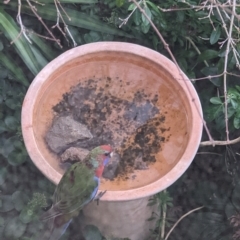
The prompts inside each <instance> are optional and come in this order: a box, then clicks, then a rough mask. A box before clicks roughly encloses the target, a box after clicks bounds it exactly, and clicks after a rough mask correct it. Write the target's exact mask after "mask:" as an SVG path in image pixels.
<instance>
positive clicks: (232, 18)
mask: <svg viewBox="0 0 240 240" xmlns="http://www.w3.org/2000/svg"><path fill="white" fill-rule="evenodd" d="M235 8H236V0H233V7H232V16H231V22H230V27H229V32H228V42H227V48H226V54H225V59H224V72H223V86H224V99H225V101H224V105H225V127H226V138H227V142H228V141H229V130H228V99H227V63H228V53H229V49H230V44H231V42H232V28H233V21H234V15H235Z"/></svg>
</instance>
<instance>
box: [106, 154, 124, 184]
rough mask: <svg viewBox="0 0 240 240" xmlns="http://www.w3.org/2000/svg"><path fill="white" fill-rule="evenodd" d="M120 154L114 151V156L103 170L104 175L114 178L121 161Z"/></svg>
mask: <svg viewBox="0 0 240 240" xmlns="http://www.w3.org/2000/svg"><path fill="white" fill-rule="evenodd" d="M120 160H121V159H120V155H119V154H118V153H115V152H114V153H113V156H112V157H111V158H110V160H109V162H108V164H107V165H106V166H105V168H104V171H103V177H104V178H107V179H110V180H113V179H114V177H115V176H116V170H117V168H118V164H119V161H120Z"/></svg>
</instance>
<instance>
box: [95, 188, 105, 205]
mask: <svg viewBox="0 0 240 240" xmlns="http://www.w3.org/2000/svg"><path fill="white" fill-rule="evenodd" d="M106 192H107V190H105V191H103V192H100V193H98V195H97V196H96V197H95V198H94V201H97V205H99V199H100V198H101V197H102V196H103V195H104V194H105V193H106Z"/></svg>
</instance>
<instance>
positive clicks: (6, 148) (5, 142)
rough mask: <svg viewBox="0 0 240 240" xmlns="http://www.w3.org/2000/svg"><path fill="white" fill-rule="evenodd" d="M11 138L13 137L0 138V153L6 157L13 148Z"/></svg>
mask: <svg viewBox="0 0 240 240" xmlns="http://www.w3.org/2000/svg"><path fill="white" fill-rule="evenodd" d="M13 138H14V137H10V138H8V139H5V138H2V139H1V144H0V153H1V154H2V155H3V156H4V157H5V158H7V157H8V155H9V153H11V152H12V151H13V150H14V146H13V144H12V143H13Z"/></svg>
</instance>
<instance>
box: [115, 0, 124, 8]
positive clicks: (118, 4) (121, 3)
mask: <svg viewBox="0 0 240 240" xmlns="http://www.w3.org/2000/svg"><path fill="white" fill-rule="evenodd" d="M124 3H125V0H116V6H117V7H121V6H122V5H123V4H124Z"/></svg>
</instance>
